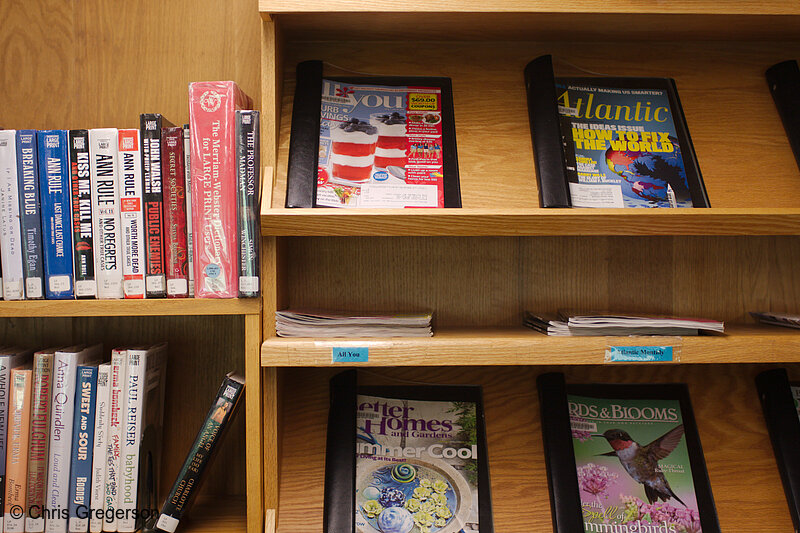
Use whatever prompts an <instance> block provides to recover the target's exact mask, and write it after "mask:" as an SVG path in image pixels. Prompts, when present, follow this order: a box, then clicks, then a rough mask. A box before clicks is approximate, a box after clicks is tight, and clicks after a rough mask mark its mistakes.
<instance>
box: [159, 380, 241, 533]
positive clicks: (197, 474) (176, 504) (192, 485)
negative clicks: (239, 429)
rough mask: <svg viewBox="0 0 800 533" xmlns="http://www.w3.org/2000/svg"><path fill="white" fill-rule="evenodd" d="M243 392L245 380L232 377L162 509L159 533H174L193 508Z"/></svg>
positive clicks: (207, 417) (205, 423)
mask: <svg viewBox="0 0 800 533" xmlns="http://www.w3.org/2000/svg"><path fill="white" fill-rule="evenodd" d="M243 392H244V379H243V378H241V377H240V376H237V375H234V374H233V373H231V374H228V375H227V376H226V377H225V380H224V381H223V382H222V386H220V388H219V391H218V392H217V396H216V398H214V401H213V402H212V404H211V409H210V410H209V411H208V414H207V415H206V419H205V421H204V422H203V425H202V426H200V432H199V433H198V434H197V437H195V439H194V444H192V447H191V449H190V450H189V453H188V454H187V455H186V460H185V461H184V462H183V466H182V467H181V471H180V473H179V474H178V477H177V478H176V479H175V483H174V484H173V485H172V490H171V491H170V492H169V494H168V495H167V500H166V501H165V502H164V506H163V507H162V508H161V514H160V515H159V517H158V522H157V523H156V527H157V528H158V530H159V531H166V532H168V533H174V531H175V530H176V528H177V527H178V523H179V522H180V520H181V518H182V517H183V516H184V514H185V513H186V512H187V511H188V510H189V508H190V507H191V504H192V501H193V500H194V495H195V494H197V491H198V490H199V487H200V485H201V484H202V482H203V478H204V473H205V470H206V468H207V467H208V466H209V465H210V464H211V461H212V460H213V458H214V456H215V452H216V450H217V445H218V444H219V443H220V442H221V441H222V439H223V436H224V435H225V429H226V428H227V427H228V422H229V421H230V420H231V418H232V417H233V414H234V413H235V412H236V406H237V405H238V403H239V399H240V398H241V397H242V393H243Z"/></svg>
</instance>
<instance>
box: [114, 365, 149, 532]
mask: <svg viewBox="0 0 800 533" xmlns="http://www.w3.org/2000/svg"><path fill="white" fill-rule="evenodd" d="M127 365H128V368H127V378H126V388H125V412H124V418H123V425H122V458H121V461H120V463H121V467H120V481H119V489H118V490H119V491H120V497H119V505H118V507H117V509H118V510H119V512H120V515H121V516H122V518H120V519H119V520H117V531H121V532H132V531H134V530H135V520H134V519H133V517H132V515H133V511H134V510H135V509H136V502H137V490H138V481H139V444H140V442H141V436H142V414H143V406H144V381H145V372H146V369H147V352H146V351H144V350H128V358H127Z"/></svg>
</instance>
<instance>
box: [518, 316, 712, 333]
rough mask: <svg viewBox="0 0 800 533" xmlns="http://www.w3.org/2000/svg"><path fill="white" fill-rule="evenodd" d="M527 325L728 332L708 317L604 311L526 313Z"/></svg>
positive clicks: (562, 329) (561, 329) (544, 329)
mask: <svg viewBox="0 0 800 533" xmlns="http://www.w3.org/2000/svg"><path fill="white" fill-rule="evenodd" d="M524 323H525V325H526V326H528V327H529V328H532V329H535V330H536V331H539V332H541V333H545V334H547V335H553V336H556V337H577V336H592V335H595V336H596V335H705V334H712V333H724V332H725V324H724V322H720V321H717V320H709V319H706V318H680V317H667V316H643V315H622V314H615V313H604V314H574V313H569V312H565V311H559V313H558V316H557V317H547V316H541V315H534V314H533V313H531V312H530V311H526V312H525V322H524Z"/></svg>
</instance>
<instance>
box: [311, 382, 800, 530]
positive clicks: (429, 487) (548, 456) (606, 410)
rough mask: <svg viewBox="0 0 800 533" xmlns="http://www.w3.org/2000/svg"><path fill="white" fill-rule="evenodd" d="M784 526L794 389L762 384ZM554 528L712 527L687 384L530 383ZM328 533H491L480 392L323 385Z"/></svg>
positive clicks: (794, 490)
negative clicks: (326, 391)
mask: <svg viewBox="0 0 800 533" xmlns="http://www.w3.org/2000/svg"><path fill="white" fill-rule="evenodd" d="M756 384H757V387H758V392H759V395H760V398H761V402H762V406H763V408H764V415H765V419H766V421H767V426H768V428H769V433H770V437H771V439H772V442H773V446H774V449H775V453H776V457H777V459H778V463H779V465H780V467H781V476H782V479H783V482H784V488H785V490H786V495H787V498H788V500H789V503H790V509H791V514H792V520H793V522H794V524H795V528H797V527H798V524H800V522H798V520H799V519H798V510H800V496H798V494H800V490H798V487H800V482H799V481H798V480H800V460H798V455H797V446H798V445H800V418H798V410H797V408H796V398H798V397H799V396H800V387H792V386H790V384H789V381H788V378H787V377H786V372H785V371H784V370H783V369H775V370H770V371H766V372H764V373H762V374H760V375H759V376H758V377H757V379H756ZM537 386H538V390H539V400H540V408H541V425H542V434H543V435H542V436H543V442H544V448H545V462H546V466H547V475H548V487H549V490H550V497H551V507H552V516H553V531H555V532H557V533H577V532H598V531H605V532H650V533H692V532H700V531H703V532H704V533H718V532H719V531H720V526H719V522H718V520H717V516H716V509H715V506H714V500H713V497H712V494H711V486H710V483H709V478H708V473H707V471H706V465H705V459H704V456H703V451H702V448H701V445H700V437H699V434H698V430H697V424H696V421H695V418H694V414H693V411H692V406H691V402H690V399H689V392H688V388H687V386H686V385H685V384H682V383H669V384H568V383H566V381H565V378H564V375H563V374H560V373H546V374H542V375H540V376H539V378H538V380H537ZM330 401H331V405H330V413H329V418H328V435H327V452H326V464H325V517H324V524H325V525H324V531H325V532H326V533H352V532H353V531H359V532H360V531H370V532H381V533H395V532H403V533H408V532H412V533H423V532H436V531H441V532H444V531H453V532H455V531H459V532H462V533H465V532H471V533H477V532H478V531H480V532H481V533H491V532H493V531H494V526H493V521H492V506H491V499H490V494H489V466H488V459H487V445H486V427H485V422H484V410H483V404H482V393H481V389H480V387H476V386H442V385H421V384H418V385H413V386H380V387H378V386H370V387H367V386H359V385H358V378H357V373H356V371H355V370H351V371H346V372H343V373H341V374H339V375H337V376H335V377H334V378H333V379H332V380H331V400H330Z"/></svg>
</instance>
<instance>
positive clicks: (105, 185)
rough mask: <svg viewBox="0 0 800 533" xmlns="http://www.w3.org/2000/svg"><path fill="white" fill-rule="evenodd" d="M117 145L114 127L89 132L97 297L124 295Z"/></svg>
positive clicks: (119, 296)
mask: <svg viewBox="0 0 800 533" xmlns="http://www.w3.org/2000/svg"><path fill="white" fill-rule="evenodd" d="M117 146H118V137H117V130H116V128H104V129H94V130H89V151H90V161H91V180H92V210H93V213H92V228H93V232H94V239H95V247H94V250H95V255H94V265H95V267H94V269H95V278H96V279H97V297H98V298H122V296H123V292H122V230H121V228H120V225H121V224H120V216H119V178H118V173H119V167H118V164H117V155H118V148H117Z"/></svg>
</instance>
